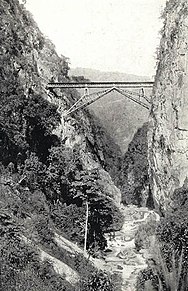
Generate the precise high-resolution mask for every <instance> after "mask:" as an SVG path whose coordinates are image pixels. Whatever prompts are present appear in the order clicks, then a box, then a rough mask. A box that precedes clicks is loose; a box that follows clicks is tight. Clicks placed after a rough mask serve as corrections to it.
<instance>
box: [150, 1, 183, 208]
mask: <svg viewBox="0 0 188 291" xmlns="http://www.w3.org/2000/svg"><path fill="white" fill-rule="evenodd" d="M158 57H159V63H158V69H157V74H156V78H155V85H154V90H153V106H152V111H151V116H150V125H151V129H150V132H149V161H150V176H151V185H152V192H153V196H154V199H155V202H156V205H157V206H158V207H159V208H161V209H162V211H165V210H166V209H167V208H168V207H170V205H171V204H172V203H173V201H172V200H171V196H172V194H173V192H174V190H175V189H176V188H179V187H181V186H182V185H183V184H184V181H185V179H186V177H187V174H188V99H187V96H188V65H187V64H188V2H187V1H186V0H178V1H176V0H170V1H168V2H167V5H166V9H165V11H164V28H163V31H162V39H161V43H160V50H159V55H158Z"/></svg>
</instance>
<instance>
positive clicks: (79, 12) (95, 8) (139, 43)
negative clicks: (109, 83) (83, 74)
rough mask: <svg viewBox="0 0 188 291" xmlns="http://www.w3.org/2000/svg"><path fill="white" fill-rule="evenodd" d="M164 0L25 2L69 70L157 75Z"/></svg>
mask: <svg viewBox="0 0 188 291" xmlns="http://www.w3.org/2000/svg"><path fill="white" fill-rule="evenodd" d="M165 3H166V0H27V4H26V8H27V9H28V10H30V12H31V13H32V14H33V16H34V19H35V21H36V22H37V23H38V25H39V28H40V29H41V31H42V32H43V33H44V34H45V35H46V36H47V37H48V38H50V39H51V41H52V42H53V43H54V44H55V46H56V49H57V52H58V53H59V54H63V55H64V56H66V57H69V58H70V66H71V67H83V68H92V69H99V70H101V71H118V72H124V73H130V74H135V75H145V76H150V77H151V76H153V75H154V74H155V70H156V49H157V47H158V46H159V41H160V35H159V31H160V29H161V28H162V20H161V19H160V15H161V12H162V10H163V8H164V6H165Z"/></svg>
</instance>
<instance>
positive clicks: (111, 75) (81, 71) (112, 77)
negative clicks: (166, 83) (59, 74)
mask: <svg viewBox="0 0 188 291" xmlns="http://www.w3.org/2000/svg"><path fill="white" fill-rule="evenodd" d="M69 75H70V76H85V77H86V78H87V79H90V80H91V81H114V82H115V81H151V78H150V77H147V76H137V75H133V74H126V73H120V72H103V71H100V70H95V69H90V68H80V67H77V68H71V69H70V72H69Z"/></svg>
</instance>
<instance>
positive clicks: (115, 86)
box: [46, 82, 154, 116]
mask: <svg viewBox="0 0 188 291" xmlns="http://www.w3.org/2000/svg"><path fill="white" fill-rule="evenodd" d="M153 84H154V83H153V82H81V83H78V82H69V83H68V82H66V83H48V85H47V87H46V88H47V89H48V90H49V91H50V92H51V93H53V94H54V95H55V97H60V96H58V94H57V92H56V91H55V90H56V89H84V94H83V95H82V96H81V97H80V98H79V99H78V100H77V101H76V102H75V103H74V104H73V105H72V106H71V107H70V108H69V109H68V110H67V111H66V112H65V114H64V116H68V115H70V114H72V113H74V112H76V111H78V110H80V109H83V108H85V107H86V106H88V105H90V104H92V103H94V102H95V101H97V100H99V99H100V98H102V97H104V96H105V95H107V94H109V93H111V92H117V93H120V94H121V95H123V96H124V97H126V98H127V99H129V100H131V101H133V102H135V103H137V104H138V105H140V106H142V107H144V108H146V109H148V110H149V109H150V97H148V96H146V94H145V89H147V91H148V89H150V90H151V89H152V88H153ZM90 89H98V90H97V91H96V92H92V93H90V91H89V90H90ZM99 90H100V91H99ZM101 90H102V91H101Z"/></svg>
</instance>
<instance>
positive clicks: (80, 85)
mask: <svg viewBox="0 0 188 291" xmlns="http://www.w3.org/2000/svg"><path fill="white" fill-rule="evenodd" d="M153 84H154V82H152V81H150V82H81V83H77V82H65V83H48V85H47V89H55V88H64V89H65V88H77V89H81V88H112V87H116V88H152V87H153Z"/></svg>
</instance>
